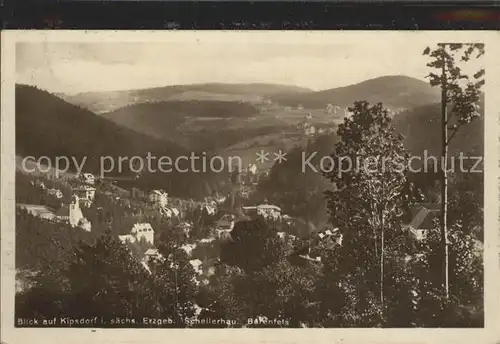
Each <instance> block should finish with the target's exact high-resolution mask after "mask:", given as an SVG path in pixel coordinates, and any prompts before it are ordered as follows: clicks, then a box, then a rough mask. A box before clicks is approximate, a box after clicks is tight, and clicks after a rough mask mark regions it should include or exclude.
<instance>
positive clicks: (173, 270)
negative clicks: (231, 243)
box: [16, 234, 196, 326]
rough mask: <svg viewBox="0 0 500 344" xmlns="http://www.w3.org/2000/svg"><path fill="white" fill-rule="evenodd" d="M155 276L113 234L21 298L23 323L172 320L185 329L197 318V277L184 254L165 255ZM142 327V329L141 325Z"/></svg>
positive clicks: (83, 247)
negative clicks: (83, 319)
mask: <svg viewBox="0 0 500 344" xmlns="http://www.w3.org/2000/svg"><path fill="white" fill-rule="evenodd" d="M161 250H162V252H163V253H164V254H165V257H168V258H167V259H166V260H165V261H164V262H162V263H158V264H157V266H156V267H155V268H156V269H155V274H154V275H151V274H149V273H148V271H147V270H146V269H145V268H144V266H142V265H141V263H140V262H139V261H138V260H137V259H136V258H134V257H133V255H132V254H131V252H130V250H129V249H128V248H127V247H126V246H124V245H123V244H121V243H120V242H118V241H117V240H116V239H114V238H113V237H111V236H110V235H109V234H107V235H104V236H102V237H100V238H99V239H98V240H97V241H96V242H95V243H94V244H87V243H81V244H80V245H79V246H78V247H77V248H76V249H75V251H74V252H73V255H72V257H71V258H70V259H68V260H66V261H60V260H59V261H53V263H57V264H55V265H46V266H45V267H44V268H43V269H42V270H40V271H38V273H37V274H36V276H35V278H34V279H33V281H32V282H31V283H32V288H30V289H28V290H27V291H24V292H21V293H19V294H18V295H17V298H16V314H17V315H18V316H19V317H38V318H51V317H75V318H78V317H89V318H90V317H96V316H97V317H99V318H101V317H102V318H103V319H105V321H107V322H106V323H105V324H104V325H105V326H106V325H108V326H113V325H115V326H119V325H120V324H113V323H112V322H111V320H112V319H113V318H115V317H122V318H129V319H137V320H136V321H140V320H139V319H141V318H142V317H153V318H169V319H172V321H173V323H174V324H176V325H177V326H184V325H185V321H184V319H185V318H186V317H191V316H193V314H194V308H193V300H194V295H195V293H196V286H195V285H194V284H193V282H192V278H193V276H194V272H193V270H192V267H191V266H190V265H189V262H188V260H187V258H186V257H185V255H184V256H183V255H182V253H183V252H182V251H180V250H168V249H163V247H162V249H161ZM138 324H139V325H140V323H138Z"/></svg>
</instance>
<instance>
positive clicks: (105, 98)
mask: <svg viewBox="0 0 500 344" xmlns="http://www.w3.org/2000/svg"><path fill="white" fill-rule="evenodd" d="M308 92H312V90H310V89H308V88H304V87H299V86H290V85H279V84H266V83H251V84H222V83H203V84H191V85H172V86H163V87H153V88H145V89H136V90H125V91H105V92H84V93H78V94H76V95H65V94H59V96H60V97H61V98H63V99H64V100H66V101H68V102H70V103H72V104H75V105H79V106H82V107H86V108H88V109H89V110H92V111H94V112H96V113H102V112H108V111H114V110H116V109H118V108H121V107H125V106H129V105H133V104H138V103H145V102H159V101H167V100H227V101H241V102H261V101H262V100H263V98H266V97H269V96H271V95H273V94H296V93H308Z"/></svg>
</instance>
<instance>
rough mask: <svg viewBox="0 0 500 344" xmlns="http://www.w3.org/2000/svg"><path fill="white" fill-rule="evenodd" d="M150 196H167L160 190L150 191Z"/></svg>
mask: <svg viewBox="0 0 500 344" xmlns="http://www.w3.org/2000/svg"><path fill="white" fill-rule="evenodd" d="M150 194H156V195H160V196H162V195H165V196H166V195H167V193H166V192H163V191H161V190H152V191H151V192H150Z"/></svg>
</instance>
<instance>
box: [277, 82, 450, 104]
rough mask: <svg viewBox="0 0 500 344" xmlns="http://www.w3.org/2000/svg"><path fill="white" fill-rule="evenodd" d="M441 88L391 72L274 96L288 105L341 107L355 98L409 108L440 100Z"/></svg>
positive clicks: (280, 102) (352, 101)
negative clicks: (355, 80) (339, 84)
mask: <svg viewBox="0 0 500 344" xmlns="http://www.w3.org/2000/svg"><path fill="white" fill-rule="evenodd" d="M439 97H440V94H439V90H437V89H436V88H433V87H431V86H430V85H429V84H428V83H426V82H425V81H421V80H418V79H415V78H412V77H408V76H404V75H389V76H382V77H378V78H375V79H369V80H366V81H363V82H360V83H357V84H354V85H349V86H344V87H338V88H332V89H329V90H324V91H318V92H310V93H304V94H298V95H294V96H293V97H290V96H288V95H286V94H283V95H275V96H272V97H271V99H272V101H273V102H276V103H279V104H283V105H287V106H298V105H302V106H303V107H305V108H312V109H316V108H325V107H326V105H327V104H332V105H334V106H335V105H337V106H340V107H347V106H351V105H352V104H353V103H354V102H355V101H356V100H367V101H368V102H370V103H378V102H382V103H383V104H384V106H385V107H388V108H402V109H410V108H413V107H416V106H422V105H426V104H429V103H434V102H437V101H439Z"/></svg>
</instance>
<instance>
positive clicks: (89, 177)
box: [81, 173, 95, 185]
mask: <svg viewBox="0 0 500 344" xmlns="http://www.w3.org/2000/svg"><path fill="white" fill-rule="evenodd" d="M81 179H82V181H83V182H84V183H85V184H89V185H94V184H95V176H94V175H93V174H92V173H83V174H82V176H81Z"/></svg>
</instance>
